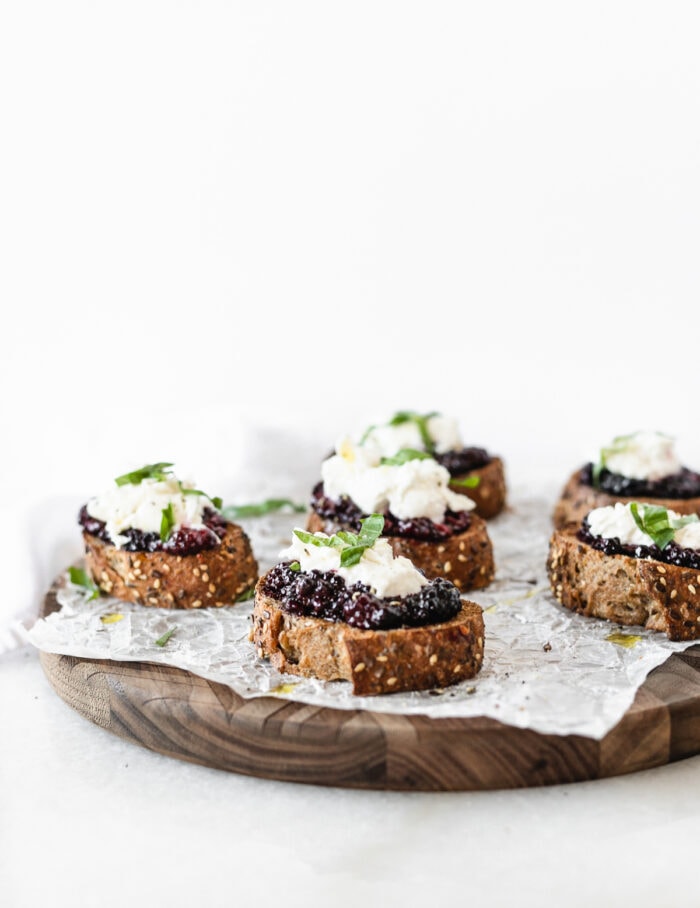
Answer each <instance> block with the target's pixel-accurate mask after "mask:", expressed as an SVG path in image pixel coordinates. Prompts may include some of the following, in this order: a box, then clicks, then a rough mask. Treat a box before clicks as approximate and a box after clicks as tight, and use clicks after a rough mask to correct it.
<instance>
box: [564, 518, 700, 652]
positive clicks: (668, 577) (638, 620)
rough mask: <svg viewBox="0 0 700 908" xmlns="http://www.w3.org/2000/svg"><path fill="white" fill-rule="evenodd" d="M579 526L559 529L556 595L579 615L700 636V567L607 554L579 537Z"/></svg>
mask: <svg viewBox="0 0 700 908" xmlns="http://www.w3.org/2000/svg"><path fill="white" fill-rule="evenodd" d="M577 529H578V528H577V527H576V526H571V525H569V526H566V527H564V528H562V529H558V530H555V531H554V532H553V534H552V536H551V539H550V543H549V555H548V558H547V573H548V576H549V582H550V586H551V589H552V592H553V593H554V596H555V597H556V599H557V600H558V601H559V602H560V603H561V604H562V605H563V606H565V607H566V608H568V609H571V610H572V611H574V612H578V613H579V614H580V615H588V616H589V617H594V618H605V619H607V620H608V621H614V622H616V623H617V624H625V625H635V626H641V627H645V628H647V629H648V630H653V631H661V632H662V633H665V634H667V635H668V637H669V638H670V639H671V640H697V639H698V638H700V571H695V570H693V569H692V568H684V567H678V566H676V565H673V564H665V563H663V562H661V561H655V560H653V559H650V558H632V557H630V556H628V555H606V554H605V553H603V552H601V551H599V550H598V549H594V548H593V547H592V546H590V545H588V544H587V543H585V542H582V541H581V540H579V539H578V538H577V536H576V533H577Z"/></svg>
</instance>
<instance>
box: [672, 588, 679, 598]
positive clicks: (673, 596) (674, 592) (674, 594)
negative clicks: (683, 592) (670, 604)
mask: <svg viewBox="0 0 700 908" xmlns="http://www.w3.org/2000/svg"><path fill="white" fill-rule="evenodd" d="M677 595H678V590H671V599H675V598H676V596H677Z"/></svg>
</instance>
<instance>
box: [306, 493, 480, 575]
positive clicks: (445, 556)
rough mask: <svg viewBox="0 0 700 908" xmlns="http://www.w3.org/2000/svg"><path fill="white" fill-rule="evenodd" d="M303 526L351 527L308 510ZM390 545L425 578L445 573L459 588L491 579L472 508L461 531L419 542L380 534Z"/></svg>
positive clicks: (328, 529)
mask: <svg viewBox="0 0 700 908" xmlns="http://www.w3.org/2000/svg"><path fill="white" fill-rule="evenodd" d="M306 528H307V530H308V531H309V532H310V533H319V532H322V533H327V534H328V535H329V536H331V535H332V534H333V533H337V532H338V530H350V531H351V532H352V527H349V526H347V525H346V524H343V523H340V522H339V521H334V520H324V518H323V517H321V516H319V515H318V514H316V513H315V512H314V511H312V512H311V513H310V514H309V517H308V521H307V524H306ZM382 538H383V539H386V540H387V542H388V543H389V544H390V545H391V548H392V550H393V552H394V555H403V556H404V557H406V558H408V559H409V560H410V561H412V562H413V563H414V564H415V566H416V567H418V568H420V569H421V570H422V571H423V573H424V574H425V576H426V577H427V578H428V580H434V579H435V578H436V577H445V578H447V580H451V581H452V583H454V585H455V586H456V587H457V589H458V590H460V592H466V591H468V590H479V589H483V588H484V587H486V586H488V585H489V584H490V583H491V581H492V580H493V577H494V574H495V572H496V567H495V564H494V559H493V545H492V544H491V539H490V537H489V534H488V530H487V527H486V521H485V520H484V519H483V518H482V517H479V516H478V515H477V514H474V513H473V512H472V515H471V523H470V525H469V526H468V527H467V529H466V530H465V531H464V532H463V533H457V534H455V535H454V536H450V537H449V538H448V539H442V540H440V541H439V542H421V541H420V540H418V539H408V538H406V537H405V536H385V535H383V536H382Z"/></svg>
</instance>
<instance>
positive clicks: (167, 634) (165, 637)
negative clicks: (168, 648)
mask: <svg viewBox="0 0 700 908" xmlns="http://www.w3.org/2000/svg"><path fill="white" fill-rule="evenodd" d="M176 630H177V624H176V625H175V626H174V627H171V628H170V630H169V631H166V632H165V633H164V634H163V636H162V637H159V638H158V639H157V640H156V641H155V644H156V646H165V644H166V643H167V642H168V640H170V638H171V637H172V635H173V634H174V633H175V631H176Z"/></svg>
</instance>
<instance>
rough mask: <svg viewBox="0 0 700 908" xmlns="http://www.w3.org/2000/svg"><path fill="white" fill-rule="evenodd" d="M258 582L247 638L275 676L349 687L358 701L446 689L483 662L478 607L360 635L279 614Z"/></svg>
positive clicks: (337, 623)
mask: <svg viewBox="0 0 700 908" xmlns="http://www.w3.org/2000/svg"><path fill="white" fill-rule="evenodd" d="M263 583H264V577H262V578H261V579H260V581H259V582H258V586H257V588H256V593H255V606H254V608H253V627H252V631H251V637H252V640H253V642H254V643H255V648H256V651H257V654H258V656H259V657H260V658H261V659H269V660H270V662H271V663H272V665H273V666H274V667H275V668H276V669H277V670H278V671H280V672H285V673H288V674H292V675H302V676H304V677H313V678H320V679H321V680H322V681H350V682H351V683H352V688H353V693H354V694H358V695H374V694H391V693H397V692H398V691H407V690H428V689H430V688H440V687H447V686H449V685H451V684H456V683H457V682H459V681H463V680H464V679H466V678H473V677H474V675H476V673H477V672H478V671H479V669H480V668H481V665H482V662H483V658H484V619H483V613H482V610H481V607H480V606H479V605H477V604H476V603H475V602H469V601H466V600H463V605H462V609H461V611H460V612H459V614H457V615H456V616H455V617H454V618H452V619H451V620H450V621H445V622H444V623H441V624H431V625H427V626H425V627H405V628H392V629H391V630H362V629H360V628H357V627H351V626H350V625H349V624H346V623H345V622H342V621H328V620H326V619H325V618H309V617H305V616H301V615H292V614H290V613H289V612H286V611H284V609H283V608H282V607H281V605H280V603H279V602H277V601H276V600H275V599H272V598H270V597H269V596H266V595H264V594H263V593H262V592H261V588H262V585H263Z"/></svg>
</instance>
